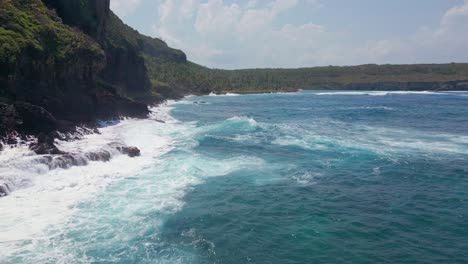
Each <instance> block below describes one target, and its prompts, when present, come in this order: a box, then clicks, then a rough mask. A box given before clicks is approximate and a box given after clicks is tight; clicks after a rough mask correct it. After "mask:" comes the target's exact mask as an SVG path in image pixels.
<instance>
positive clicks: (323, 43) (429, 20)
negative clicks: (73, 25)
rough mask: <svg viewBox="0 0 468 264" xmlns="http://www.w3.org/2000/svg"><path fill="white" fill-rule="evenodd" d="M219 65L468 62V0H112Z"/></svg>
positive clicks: (137, 21)
mask: <svg viewBox="0 0 468 264" xmlns="http://www.w3.org/2000/svg"><path fill="white" fill-rule="evenodd" d="M111 9H112V10H113V11H114V12H115V13H116V14H117V15H118V16H119V17H120V18H121V19H122V20H123V21H124V22H125V23H126V24H128V25H130V26H131V27H133V28H135V29H137V30H138V31H139V32H140V33H143V34H145V35H149V36H152V37H158V38H161V39H163V40H164V41H166V42H167V43H168V45H169V46H171V47H173V48H177V49H181V50H183V51H184V52H185V53H186V54H187V57H188V59H189V60H191V61H193V62H196V63H199V64H202V65H205V66H208V67H212V68H222V69H239V68H296V67H310V66H327V65H358V64H368V63H378V64H387V63H392V64H409V63H449V62H468V0H391V1H390V0H240V1H233V0H111Z"/></svg>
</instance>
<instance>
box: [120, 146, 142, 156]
mask: <svg viewBox="0 0 468 264" xmlns="http://www.w3.org/2000/svg"><path fill="white" fill-rule="evenodd" d="M117 150H119V151H120V152H122V154H125V155H128V156H129V157H130V158H134V157H138V156H140V150H139V149H138V148H137V147H117Z"/></svg>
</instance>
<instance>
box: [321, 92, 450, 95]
mask: <svg viewBox="0 0 468 264" xmlns="http://www.w3.org/2000/svg"><path fill="white" fill-rule="evenodd" d="M315 94H316V95H367V96H387V95H394V94H396V95H407V94H416V95H443V94H444V93H441V92H431V91H362V92H361V91H359V92H358V91H349V92H344V91H340V92H320V93H315Z"/></svg>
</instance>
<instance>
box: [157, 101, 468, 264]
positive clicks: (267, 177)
mask: <svg viewBox="0 0 468 264" xmlns="http://www.w3.org/2000/svg"><path fill="white" fill-rule="evenodd" d="M370 94H371V95H373V96H370V95H367V94H366V95H361V94H360V93H357V94H344V95H339V94H338V95H336V94H334V95H327V94H321V95H317V93H312V92H304V93H299V94H267V95H247V96H238V97H227V96H226V97H204V98H191V99H190V101H206V102H207V103H208V104H182V105H178V106H177V107H176V108H175V110H174V111H173V115H174V116H175V117H176V118H177V119H179V120H183V121H186V122H188V121H196V122H197V124H198V126H205V127H206V126H210V125H211V124H213V123H214V124H220V123H221V124H223V125H222V127H221V128H220V129H210V130H207V131H206V133H205V134H203V135H201V136H200V137H199V138H198V139H197V140H198V145H197V146H196V147H195V148H194V151H195V153H197V154H198V155H204V156H210V157H213V158H217V157H240V156H250V157H256V158H258V159H261V160H263V162H264V164H261V165H259V166H251V167H245V168H240V169H239V170H236V171H233V172H232V173H230V174H228V175H226V176H225V177H216V178H210V179H208V180H206V181H205V182H204V183H203V184H201V185H199V186H197V187H196V188H194V189H193V190H192V191H191V192H189V193H188V194H187V195H186V197H185V201H186V205H185V206H184V208H183V209H182V210H181V211H179V212H177V213H176V214H174V215H173V216H171V217H169V218H168V220H167V222H166V224H165V226H164V229H163V237H164V239H167V240H170V241H172V242H174V243H181V244H191V241H192V240H193V237H192V236H184V235H181V234H184V233H187V232H189V233H193V234H194V236H195V237H197V239H202V241H203V242H200V244H195V246H193V248H192V249H191V250H194V251H195V252H196V255H198V256H199V259H198V260H197V262H199V263H246V262H252V263H467V262H468V219H467V217H468V97H464V96H462V94H392V93H390V94H386V95H384V94H380V93H370ZM234 116H237V117H248V118H250V119H251V120H255V123H254V124H252V122H251V120H246V119H241V120H237V119H236V120H230V119H229V118H232V117H234ZM225 120H230V121H225ZM209 245H212V248H211V247H210V246H209Z"/></svg>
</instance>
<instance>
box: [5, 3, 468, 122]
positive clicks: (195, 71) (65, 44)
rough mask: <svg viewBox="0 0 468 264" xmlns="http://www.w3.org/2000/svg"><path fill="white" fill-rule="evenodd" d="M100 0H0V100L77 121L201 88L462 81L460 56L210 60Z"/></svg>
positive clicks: (417, 85)
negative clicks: (381, 61) (230, 63)
mask: <svg viewBox="0 0 468 264" xmlns="http://www.w3.org/2000/svg"><path fill="white" fill-rule="evenodd" d="M109 5H110V0H1V1H0V66H1V67H0V104H4V107H3V108H2V109H10V110H11V109H13V108H15V107H16V106H18V105H20V104H18V102H19V101H24V102H27V103H29V104H31V105H32V106H31V107H28V108H27V109H36V110H37V109H40V108H43V109H45V110H44V111H42V110H41V111H40V112H41V113H49V112H50V113H51V114H52V115H53V116H54V117H56V118H57V119H59V120H63V121H66V122H69V123H76V122H80V121H92V120H95V119H96V118H109V117H115V116H119V115H131V116H142V115H145V114H146V113H147V108H146V105H147V104H153V103H158V102H161V101H163V100H165V99H168V98H178V97H180V96H183V95H187V94H207V93H210V92H216V93H224V92H236V93H252V92H274V91H295V90H298V89H368V90H435V89H445V90H448V89H450V90H456V89H459V90H461V89H464V90H466V89H468V64H425V65H361V66H346V67H336V66H328V67H313V68H300V69H246V70H221V69H209V68H206V67H203V66H201V65H197V64H195V63H192V62H190V61H188V60H187V57H186V55H185V54H184V53H183V52H182V51H180V50H177V49H173V48H170V47H169V46H168V45H167V44H166V43H165V42H164V41H162V40H160V39H157V38H151V37H148V36H144V35H141V34H140V33H139V32H138V31H136V30H134V29H132V28H131V27H129V26H128V25H126V24H125V23H123V22H122V20H120V19H119V18H118V17H117V16H116V15H115V14H114V13H113V12H112V11H111V10H110V8H109ZM8 105H16V106H15V107H13V108H11V107H10V106H8ZM36 106H37V107H39V108H37V107H36ZM16 108H18V107H16ZM16 110H18V109H16ZM11 111H13V112H14V111H15V110H14V109H13V110H11ZM38 111H39V110H38ZM0 119H1V118H0ZM0 121H1V120H0ZM10 121H11V120H10ZM13 121H14V120H13ZM15 122H16V121H14V122H13V123H15ZM7 123H8V122H7ZM10 123H11V122H10ZM10 123H8V124H10ZM0 130H2V129H1V128H0Z"/></svg>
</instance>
